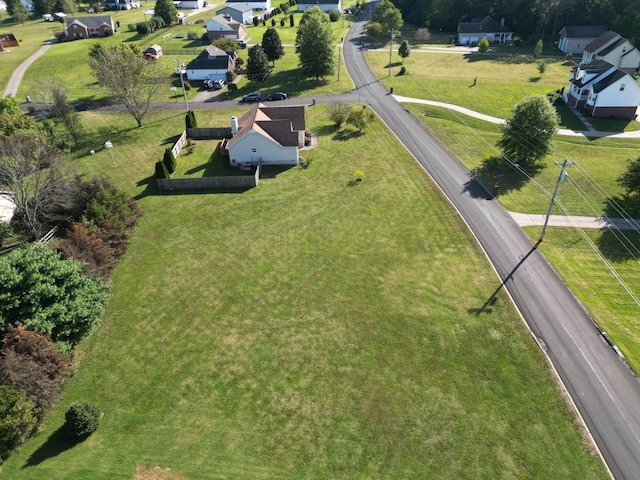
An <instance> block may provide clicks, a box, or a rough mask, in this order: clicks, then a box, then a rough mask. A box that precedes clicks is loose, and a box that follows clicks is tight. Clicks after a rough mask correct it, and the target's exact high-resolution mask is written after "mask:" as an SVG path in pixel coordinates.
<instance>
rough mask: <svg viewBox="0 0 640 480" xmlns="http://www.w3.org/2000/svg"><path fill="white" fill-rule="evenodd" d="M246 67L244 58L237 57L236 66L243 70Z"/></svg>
mask: <svg viewBox="0 0 640 480" xmlns="http://www.w3.org/2000/svg"><path fill="white" fill-rule="evenodd" d="M242 67H244V58H236V68H238V69H240V70H242Z"/></svg>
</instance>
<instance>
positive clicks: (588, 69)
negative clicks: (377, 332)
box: [565, 60, 640, 119]
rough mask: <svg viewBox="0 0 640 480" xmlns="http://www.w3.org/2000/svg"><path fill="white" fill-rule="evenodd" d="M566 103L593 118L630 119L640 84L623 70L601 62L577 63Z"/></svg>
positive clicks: (632, 115) (633, 113) (634, 110)
mask: <svg viewBox="0 0 640 480" xmlns="http://www.w3.org/2000/svg"><path fill="white" fill-rule="evenodd" d="M570 83H571V86H570V88H569V92H568V93H567V94H565V101H566V102H567V103H568V104H570V105H571V106H573V107H575V108H578V109H584V110H585V111H586V112H587V114H589V115H591V116H593V117H602V118H610V117H612V118H627V119H633V118H635V115H636V110H637V109H638V104H640V85H638V83H637V82H636V81H635V80H634V78H633V77H632V76H631V75H629V74H628V73H627V72H625V71H624V70H621V69H619V68H616V67H615V66H614V65H611V64H610V63H608V62H605V61H604V60H595V61H593V62H591V63H587V64H580V65H578V67H577V68H576V70H575V71H574V72H573V73H572V75H571V79H570Z"/></svg>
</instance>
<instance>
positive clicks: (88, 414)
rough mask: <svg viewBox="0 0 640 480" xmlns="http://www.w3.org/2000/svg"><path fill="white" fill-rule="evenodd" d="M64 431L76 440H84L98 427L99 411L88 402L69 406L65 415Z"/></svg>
mask: <svg viewBox="0 0 640 480" xmlns="http://www.w3.org/2000/svg"><path fill="white" fill-rule="evenodd" d="M65 420H66V422H65V424H64V429H65V431H66V432H67V434H68V435H69V436H71V437H73V438H76V439H82V438H86V437H88V436H89V435H91V434H92V433H93V432H95V431H96V430H97V429H98V427H99V426H100V409H99V408H98V407H96V406H95V405H92V404H90V403H88V402H80V403H76V404H75V405H71V407H69V410H67V413H66V414H65Z"/></svg>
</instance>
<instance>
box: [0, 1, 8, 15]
mask: <svg viewBox="0 0 640 480" xmlns="http://www.w3.org/2000/svg"><path fill="white" fill-rule="evenodd" d="M6 11H7V3H6V2H5V1H4V0H0V13H6Z"/></svg>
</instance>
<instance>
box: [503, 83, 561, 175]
mask: <svg viewBox="0 0 640 480" xmlns="http://www.w3.org/2000/svg"><path fill="white" fill-rule="evenodd" d="M557 131H558V115H557V113H556V111H555V109H554V107H553V105H551V103H549V101H548V100H547V99H546V98H545V97H544V96H543V95H529V96H528V97H525V98H524V99H522V100H521V101H520V102H518V104H517V105H516V106H515V107H513V115H512V117H511V118H510V119H508V120H507V121H506V123H505V124H504V125H503V126H502V138H501V139H500V140H499V141H498V147H500V148H501V149H502V152H503V154H504V155H506V156H507V157H508V158H509V159H511V161H513V162H515V163H517V164H519V165H521V166H523V167H528V166H532V165H534V164H535V163H536V162H538V161H539V160H541V159H542V158H544V157H545V156H546V155H548V154H549V153H551V150H552V139H553V135H555V133H556V132H557Z"/></svg>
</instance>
